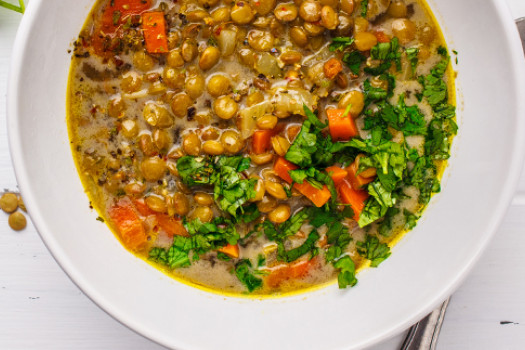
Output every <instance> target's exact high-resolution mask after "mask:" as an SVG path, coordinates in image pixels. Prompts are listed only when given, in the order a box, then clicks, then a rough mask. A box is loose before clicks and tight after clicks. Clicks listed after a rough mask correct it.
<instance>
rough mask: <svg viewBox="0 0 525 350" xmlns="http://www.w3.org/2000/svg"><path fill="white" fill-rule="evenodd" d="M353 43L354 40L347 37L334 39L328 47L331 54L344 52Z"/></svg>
mask: <svg viewBox="0 0 525 350" xmlns="http://www.w3.org/2000/svg"><path fill="white" fill-rule="evenodd" d="M353 43H354V38H349V37H336V38H333V39H332V43H331V44H330V46H328V49H329V50H330V51H331V52H334V51H344V49H346V48H347V47H349V46H351V45H352V44H353Z"/></svg>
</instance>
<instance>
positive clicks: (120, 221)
mask: <svg viewBox="0 0 525 350" xmlns="http://www.w3.org/2000/svg"><path fill="white" fill-rule="evenodd" d="M108 213H109V216H110V218H111V219H112V220H113V222H114V224H115V226H116V228H117V231H118V233H119V234H120V237H121V239H122V242H123V243H124V245H125V246H126V247H127V248H128V249H131V250H140V249H141V248H143V247H144V245H145V244H146V243H147V241H148V236H147V235H146V231H145V230H144V226H143V225H142V222H141V221H140V218H139V216H138V214H137V213H136V212H135V209H134V208H133V205H132V204H131V203H130V202H129V201H120V202H119V203H118V204H117V205H115V206H113V207H111V208H110V209H109V210H108Z"/></svg>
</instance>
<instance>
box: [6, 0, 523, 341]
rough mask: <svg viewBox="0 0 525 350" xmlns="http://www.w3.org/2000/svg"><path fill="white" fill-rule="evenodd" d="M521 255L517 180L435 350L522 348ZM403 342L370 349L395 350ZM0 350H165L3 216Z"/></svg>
mask: <svg viewBox="0 0 525 350" xmlns="http://www.w3.org/2000/svg"><path fill="white" fill-rule="evenodd" d="M507 2H508V3H509V5H510V7H511V9H512V11H513V13H514V15H515V17H516V18H517V17H518V16H525V0H507ZM19 21H20V15H18V14H16V13H11V12H8V11H4V10H3V9H0V190H1V189H3V188H6V189H11V190H14V189H16V179H15V176H14V172H13V169H12V165H11V159H10V156H9V152H8V145H7V135H6V128H5V118H6V117H5V95H6V81H7V73H8V64H9V59H10V55H11V49H12V44H13V41H14V37H15V32H16V29H17V26H18V23H19ZM523 79H525V77H523ZM28 98H30V96H28ZM524 98H525V96H524ZM524 132H525V130H524ZM50 205H52V201H51V202H50ZM524 252H525V175H522V181H521V185H520V188H519V190H518V194H517V197H516V200H515V201H514V203H513V205H512V206H511V207H510V208H509V210H508V213H507V215H506V217H505V220H504V222H503V224H502V226H501V227H500V228H499V230H498V233H497V235H496V237H495V239H494V240H493V242H492V244H491V246H490V248H489V249H488V251H487V252H486V253H485V254H484V256H483V257H482V259H481V261H480V262H479V263H478V265H477V267H476V268H475V269H474V271H473V272H472V273H471V275H470V276H469V277H468V279H467V280H466V281H465V282H464V283H463V285H462V287H461V288H460V289H459V290H458V291H457V292H456V293H455V294H454V296H453V298H452V301H451V303H450V306H449V308H448V312H447V315H446V319H445V323H444V326H443V329H442V333H441V337H440V339H439V343H438V349H439V350H468V349H473V350H474V349H475V350H484V349H498V350H523V349H525V253H524ZM403 337H404V335H403V334H401V335H398V336H396V337H394V338H392V339H390V340H389V341H386V342H384V343H382V344H380V345H377V346H375V347H373V348H372V349H369V350H395V349H398V348H399V346H400V344H401V342H402V340H403ZM0 349H2V350H12V349H24V350H26V349H38V350H41V349H52V350H59V349H125V350H134V349H140V350H154V349H163V348H162V347H161V346H159V345H157V344H155V343H153V342H151V341H149V340H147V339H145V338H143V337H141V336H140V335H137V334H135V333H134V332H132V331H130V330H129V329H127V328H126V327H124V326H122V325H121V324H120V323H118V322H117V321H115V320H114V319H112V318H111V317H110V316H108V315H107V314H105V313H104V312H103V311H102V310H100V309H99V308H98V307H97V306H96V305H95V304H94V303H93V302H91V301H90V300H89V299H88V298H87V297H86V296H85V295H84V294H83V293H82V292H81V291H80V290H79V289H78V288H77V287H76V286H75V285H74V284H73V283H72V282H71V281H70V280H69V278H68V277H67V276H66V275H65V274H64V272H63V271H62V270H61V269H60V267H59V266H58V265H57V264H56V262H55V261H54V260H53V258H52V257H51V255H50V254H49V252H48V251H47V249H46V248H45V246H44V244H43V243H42V241H41V240H40V237H39V236H38V234H37V232H36V230H35V229H34V227H33V226H32V225H31V224H30V223H29V225H28V228H27V229H26V230H24V231H22V232H20V233H16V232H13V231H11V230H10V229H9V228H8V225H7V215H5V214H3V213H0Z"/></svg>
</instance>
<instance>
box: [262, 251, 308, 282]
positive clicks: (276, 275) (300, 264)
mask: <svg viewBox="0 0 525 350" xmlns="http://www.w3.org/2000/svg"><path fill="white" fill-rule="evenodd" d="M316 264H317V257H314V258H313V259H310V260H300V261H297V262H294V263H291V264H286V265H281V266H279V267H277V268H274V269H271V270H270V274H269V275H267V276H266V277H265V278H264V281H265V282H266V284H267V285H268V286H269V287H271V288H276V287H278V286H279V285H280V284H281V283H283V282H284V281H286V280H290V279H297V278H302V277H305V276H306V275H307V274H308V272H309V271H310V269H311V268H312V267H313V266H314V265H316Z"/></svg>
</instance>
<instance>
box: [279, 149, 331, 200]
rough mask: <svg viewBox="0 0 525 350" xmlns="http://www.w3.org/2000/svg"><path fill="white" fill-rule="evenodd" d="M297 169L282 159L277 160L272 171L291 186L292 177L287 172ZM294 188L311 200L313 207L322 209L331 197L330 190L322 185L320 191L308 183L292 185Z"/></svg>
mask: <svg viewBox="0 0 525 350" xmlns="http://www.w3.org/2000/svg"><path fill="white" fill-rule="evenodd" d="M298 168H299V167H298V166H297V165H295V164H293V163H290V162H289V161H287V160H286V159H284V158H283V157H279V158H277V160H276V161H275V164H274V165H273V171H274V172H275V173H276V174H277V176H279V177H280V178H281V179H283V180H284V181H286V182H288V183H289V184H291V183H292V182H293V181H292V177H291V176H290V173H289V171H290V170H295V169H298ZM293 186H294V188H295V189H296V190H297V191H299V192H301V194H302V195H303V196H305V197H306V198H308V199H309V200H311V201H312V202H313V203H314V204H315V206H317V207H322V206H323V205H325V204H326V202H328V200H329V199H330V197H331V194H330V190H329V189H328V187H327V186H326V185H323V188H322V189H318V188H315V187H314V186H312V185H311V184H310V183H309V182H307V181H304V182H303V183H302V184H298V183H296V184H294V185H293Z"/></svg>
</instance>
